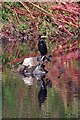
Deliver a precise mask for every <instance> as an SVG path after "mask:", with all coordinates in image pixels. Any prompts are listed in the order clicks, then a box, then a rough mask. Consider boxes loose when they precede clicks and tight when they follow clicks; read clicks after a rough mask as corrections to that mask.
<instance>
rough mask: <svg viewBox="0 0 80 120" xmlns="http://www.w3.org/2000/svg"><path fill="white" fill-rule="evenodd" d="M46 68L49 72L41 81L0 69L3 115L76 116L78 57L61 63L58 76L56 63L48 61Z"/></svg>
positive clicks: (77, 113)
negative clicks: (0, 73) (49, 63)
mask: <svg viewBox="0 0 80 120" xmlns="http://www.w3.org/2000/svg"><path fill="white" fill-rule="evenodd" d="M48 68H49V72H48V74H47V75H46V77H45V78H43V80H42V81H39V80H37V78H32V77H29V78H28V77H27V78H22V77H21V76H19V75H18V74H17V73H14V72H11V71H9V70H7V71H6V72H4V73H3V87H2V88H3V89H2V95H3V98H2V99H3V108H2V113H3V118H78V117H79V112H80V109H79V104H80V101H79V93H80V82H79V81H78V80H79V79H78V63H77V61H73V62H70V63H67V64H66V63H64V65H62V71H63V74H62V75H61V77H60V78H58V68H57V67H56V65H52V64H51V65H50V66H48ZM41 84H42V85H43V87H41Z"/></svg>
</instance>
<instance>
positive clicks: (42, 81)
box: [22, 74, 52, 107]
mask: <svg viewBox="0 0 80 120" xmlns="http://www.w3.org/2000/svg"><path fill="white" fill-rule="evenodd" d="M45 76H46V75H43V76H42V75H40V74H38V75H35V77H36V78H37V79H36V80H38V84H39V88H40V89H39V92H38V102H39V106H40V107H41V105H42V103H44V102H45V100H46V98H47V87H52V82H51V80H49V79H48V78H47V79H46V78H45ZM22 79H23V81H24V82H25V84H26V85H28V86H31V85H34V80H35V78H34V77H33V75H29V74H28V76H27V77H22Z"/></svg>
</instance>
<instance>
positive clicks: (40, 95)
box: [38, 78, 47, 106]
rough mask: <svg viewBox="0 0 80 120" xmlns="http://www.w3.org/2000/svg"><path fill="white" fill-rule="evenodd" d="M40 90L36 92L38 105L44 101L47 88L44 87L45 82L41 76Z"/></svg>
mask: <svg viewBox="0 0 80 120" xmlns="http://www.w3.org/2000/svg"><path fill="white" fill-rule="evenodd" d="M40 85H41V87H40V91H39V93H38V101H39V106H41V105H42V103H44V102H45V100H46V97H47V88H46V84H45V81H44V79H43V78H41V80H40Z"/></svg>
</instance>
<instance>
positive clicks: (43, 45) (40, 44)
mask: <svg viewBox="0 0 80 120" xmlns="http://www.w3.org/2000/svg"><path fill="white" fill-rule="evenodd" d="M45 38H46V36H39V42H38V49H39V51H40V53H41V56H45V55H46V54H47V46H46V42H45V40H44V39H45Z"/></svg>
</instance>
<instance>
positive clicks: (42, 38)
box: [38, 35, 47, 41]
mask: <svg viewBox="0 0 80 120" xmlns="http://www.w3.org/2000/svg"><path fill="white" fill-rule="evenodd" d="M46 38H47V36H44V35H39V39H38V40H39V41H40V40H45V39H46Z"/></svg>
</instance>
